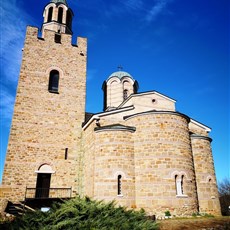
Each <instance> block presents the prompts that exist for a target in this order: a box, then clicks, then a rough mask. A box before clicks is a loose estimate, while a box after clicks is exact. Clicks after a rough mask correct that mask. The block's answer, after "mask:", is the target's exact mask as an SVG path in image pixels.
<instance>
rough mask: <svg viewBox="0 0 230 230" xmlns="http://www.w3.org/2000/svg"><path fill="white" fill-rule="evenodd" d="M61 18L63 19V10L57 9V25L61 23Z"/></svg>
mask: <svg viewBox="0 0 230 230" xmlns="http://www.w3.org/2000/svg"><path fill="white" fill-rule="evenodd" d="M62 17H63V8H62V7H59V9H58V23H62Z"/></svg>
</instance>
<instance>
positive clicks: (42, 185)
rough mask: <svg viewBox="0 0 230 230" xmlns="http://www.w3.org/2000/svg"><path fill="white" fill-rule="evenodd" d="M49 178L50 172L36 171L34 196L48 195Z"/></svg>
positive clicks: (44, 196) (46, 196)
mask: <svg viewBox="0 0 230 230" xmlns="http://www.w3.org/2000/svg"><path fill="white" fill-rule="evenodd" d="M50 179H51V174H50V173H38V176H37V185H36V193H35V198H48V197H49V189H50Z"/></svg>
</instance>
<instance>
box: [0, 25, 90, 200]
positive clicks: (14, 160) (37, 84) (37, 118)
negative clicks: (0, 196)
mask: <svg viewBox="0 0 230 230" xmlns="http://www.w3.org/2000/svg"><path fill="white" fill-rule="evenodd" d="M37 34H38V29H37V28H34V27H28V28H27V33H26V40H25V46H24V51H23V60H22V65H21V71H20V78H19V83H18V89H17V96H16V102H15V108H14V116H13V121H12V127H11V133H10V139H9V145H8V151H7V156H6V162H5V168H4V174H3V181H2V186H3V187H4V188H11V189H12V191H13V193H12V192H9V194H7V198H9V199H11V200H13V201H14V200H21V199H23V198H24V194H25V188H26V186H29V187H34V188H35V186H36V180H37V173H35V171H36V170H38V169H39V167H40V166H41V165H42V164H48V165H50V166H51V168H52V170H53V171H55V173H54V174H52V176H51V187H55V188H57V187H72V188H73V194H76V192H77V188H78V184H77V180H76V179H77V178H76V175H77V172H78V166H79V164H78V161H79V154H80V153H81V151H82V147H81V123H82V122H83V120H84V112H85V84H86V52H87V44H86V39H84V38H78V46H73V45H72V44H71V39H72V37H71V36H70V35H67V34H62V35H61V43H55V42H54V34H55V33H54V32H52V31H45V34H44V39H38V38H37ZM51 70H58V71H59V73H60V80H59V93H58V94H57V93H50V92H48V82H49V73H50V71H51ZM66 148H68V157H67V159H66V160H65V149H66ZM9 191H10V190H9ZM5 196H6V194H5Z"/></svg>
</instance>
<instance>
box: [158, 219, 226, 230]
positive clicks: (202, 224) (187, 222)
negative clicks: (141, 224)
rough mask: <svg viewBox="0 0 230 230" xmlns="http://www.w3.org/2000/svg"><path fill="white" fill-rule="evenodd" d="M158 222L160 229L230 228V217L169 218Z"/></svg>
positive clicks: (217, 229) (208, 229)
mask: <svg viewBox="0 0 230 230" xmlns="http://www.w3.org/2000/svg"><path fill="white" fill-rule="evenodd" d="M157 222H158V223H159V226H160V230H190V229H191V230H230V217H213V218H211V217H210V218H189V219H169V220H161V221H157Z"/></svg>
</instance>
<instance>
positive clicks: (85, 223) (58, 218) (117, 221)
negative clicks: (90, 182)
mask: <svg viewBox="0 0 230 230" xmlns="http://www.w3.org/2000/svg"><path fill="white" fill-rule="evenodd" d="M9 229H19V230H20V229H23V230H24V229H28V230H51V229H52V230H61V229H63V230H64V229H65V230H68V229H69V230H75V229H76V230H77V229H80V230H81V229H87V230H107V229H109V230H130V229H131V230H145V229H146V230H154V229H158V226H157V224H156V223H155V222H153V221H152V220H150V219H149V218H148V217H147V215H146V213H145V211H144V210H140V211H134V210H127V209H126V208H124V207H121V206H119V207H117V206H116V204H115V202H110V203H105V202H103V201H95V200H91V199H90V198H88V197H86V198H83V199H81V198H79V197H77V198H74V199H71V200H68V201H66V202H64V203H56V204H55V205H53V206H52V208H51V209H50V210H49V211H48V212H41V211H36V212H31V213H26V214H25V215H23V216H22V217H20V218H17V219H16V220H15V221H14V222H12V223H11V224H10V226H9Z"/></svg>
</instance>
